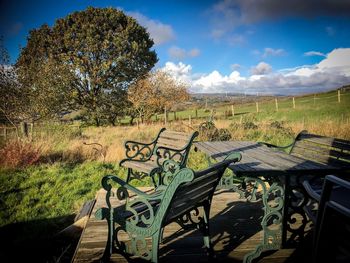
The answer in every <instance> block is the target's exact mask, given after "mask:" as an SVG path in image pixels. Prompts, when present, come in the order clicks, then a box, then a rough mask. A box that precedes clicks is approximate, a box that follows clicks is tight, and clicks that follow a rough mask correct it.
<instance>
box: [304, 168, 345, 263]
mask: <svg viewBox="0 0 350 263" xmlns="http://www.w3.org/2000/svg"><path fill="white" fill-rule="evenodd" d="M303 186H304V189H305V190H306V192H307V194H308V195H309V196H308V197H309V199H310V200H309V203H308V205H307V206H305V212H306V214H307V215H308V217H309V218H310V219H311V221H312V222H313V223H314V224H315V226H314V237H313V245H312V246H313V248H312V259H313V262H350V236H349V234H350V182H349V181H347V180H344V179H342V178H340V177H336V176H334V175H327V176H326V177H325V179H324V180H323V187H320V185H319V184H317V183H316V182H315V181H314V180H313V181H310V180H305V181H304V182H303ZM312 203H316V204H317V205H318V209H317V213H316V215H315V214H314V213H313V211H314V209H310V207H312Z"/></svg>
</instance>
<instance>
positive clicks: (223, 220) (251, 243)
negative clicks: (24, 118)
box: [72, 188, 290, 263]
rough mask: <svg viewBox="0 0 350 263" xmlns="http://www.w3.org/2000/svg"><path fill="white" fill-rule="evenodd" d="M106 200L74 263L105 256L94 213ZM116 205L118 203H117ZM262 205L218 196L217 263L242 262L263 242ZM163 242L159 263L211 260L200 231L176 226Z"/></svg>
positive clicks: (99, 199)
mask: <svg viewBox="0 0 350 263" xmlns="http://www.w3.org/2000/svg"><path fill="white" fill-rule="evenodd" d="M142 190H143V191H146V190H149V188H143V189H142ZM104 197H105V192H104V190H100V191H98V193H97V195H96V204H95V206H94V208H93V210H92V214H91V216H90V218H89V221H88V223H87V225H86V228H85V229H84V231H83V234H82V236H81V239H80V242H79V245H78V247H77V250H76V253H75V256H74V258H73V260H72V262H74V263H83V262H84V263H85V262H97V261H98V260H99V259H100V257H101V256H102V254H103V250H104V247H105V244H106V240H107V223H106V221H105V220H97V219H95V217H94V213H95V211H96V210H97V209H98V208H99V207H101V206H104V205H105V200H104ZM113 202H115V204H117V203H118V201H117V200H113ZM261 205H262V204H261V202H256V203H250V202H248V201H247V200H246V199H239V195H238V194H237V193H234V192H228V191H224V190H222V191H219V192H216V193H215V195H214V198H213V204H212V209H211V213H210V218H211V219H210V220H211V221H210V232H211V240H212V243H213V245H214V250H215V251H216V255H217V259H218V261H220V262H241V261H242V260H243V257H244V255H245V254H246V253H248V252H249V251H251V250H253V249H254V248H255V246H256V245H257V244H258V243H259V242H260V241H261V240H262V231H261V226H260V221H261V218H262V215H263V212H262V210H261ZM124 238H125V239H127V236H126V235H125V236H123V237H122V239H124ZM163 240H164V243H162V244H161V245H160V262H175V261H176V262H178V261H179V260H180V261H181V260H182V261H186V262H188V261H193V262H208V260H209V259H208V257H207V255H206V253H205V250H204V249H203V239H202V235H201V233H200V232H199V231H197V230H192V231H184V230H182V229H180V227H179V226H178V225H177V224H175V223H173V224H170V225H168V226H167V227H165V230H164V239H163ZM288 253H289V254H290V252H288ZM288 253H287V252H286V251H284V252H283V251H281V252H279V253H277V254H276V256H275V257H274V254H272V255H269V256H268V257H267V258H265V259H264V261H262V262H265V263H267V262H275V263H277V262H284V261H283V260H285V259H286V258H288V256H289V254H288ZM111 262H128V261H127V260H126V259H125V258H124V257H123V256H122V255H118V254H113V256H112V257H111ZM136 262H138V260H136ZM140 262H144V261H140Z"/></svg>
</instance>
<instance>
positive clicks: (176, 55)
mask: <svg viewBox="0 0 350 263" xmlns="http://www.w3.org/2000/svg"><path fill="white" fill-rule="evenodd" d="M168 53H169V56H170V57H171V58H173V59H176V60H182V59H185V58H187V57H197V56H199V54H200V50H199V49H198V48H193V49H191V50H189V51H187V50H185V49H183V48H179V47H177V46H172V47H170V48H169V49H168Z"/></svg>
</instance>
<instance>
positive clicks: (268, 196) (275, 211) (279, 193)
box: [244, 177, 284, 262]
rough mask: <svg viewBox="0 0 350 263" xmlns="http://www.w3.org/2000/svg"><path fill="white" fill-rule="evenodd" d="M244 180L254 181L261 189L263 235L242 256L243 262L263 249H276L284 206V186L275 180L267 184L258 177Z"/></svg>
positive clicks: (280, 239)
mask: <svg viewBox="0 0 350 263" xmlns="http://www.w3.org/2000/svg"><path fill="white" fill-rule="evenodd" d="M245 181H246V182H251V181H254V182H256V184H257V185H259V186H260V187H261V189H262V201H263V205H264V208H263V210H264V216H263V219H262V222H261V226H262V230H263V232H264V237H263V241H262V244H259V245H258V246H257V247H256V248H255V249H254V251H252V252H250V253H248V254H247V255H246V256H245V257H244V262H252V261H253V259H255V258H257V257H259V256H260V255H261V253H262V252H263V251H266V250H271V249H278V248H280V246H281V244H282V220H283V207H284V188H283V187H282V186H281V185H280V184H278V183H277V182H274V183H272V184H271V185H269V183H268V182H266V181H264V180H263V179H260V178H248V177H247V178H245Z"/></svg>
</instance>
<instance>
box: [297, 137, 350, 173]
mask: <svg viewBox="0 0 350 263" xmlns="http://www.w3.org/2000/svg"><path fill="white" fill-rule="evenodd" d="M290 154H292V155H295V156H299V157H302V158H304V159H307V160H311V161H316V162H319V163H323V164H329V165H332V166H336V167H345V168H350V141H347V140H343V139H337V138H332V137H326V136H321V135H316V134H310V133H308V132H307V131H302V132H300V133H299V134H298V136H297V137H296V139H295V142H294V144H293V146H292V149H291V151H290Z"/></svg>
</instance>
